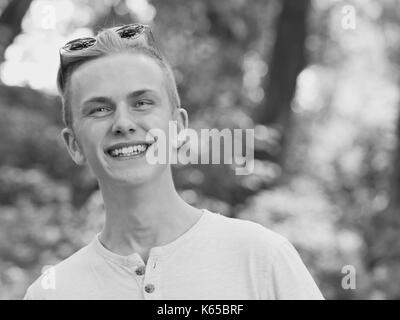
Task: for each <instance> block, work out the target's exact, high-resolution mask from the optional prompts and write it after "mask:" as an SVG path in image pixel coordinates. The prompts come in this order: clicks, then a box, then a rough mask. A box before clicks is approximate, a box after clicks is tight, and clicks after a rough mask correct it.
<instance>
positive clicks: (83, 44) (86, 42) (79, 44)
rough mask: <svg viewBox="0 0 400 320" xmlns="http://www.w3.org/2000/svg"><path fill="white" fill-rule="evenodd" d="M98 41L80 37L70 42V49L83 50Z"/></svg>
mask: <svg viewBox="0 0 400 320" xmlns="http://www.w3.org/2000/svg"><path fill="white" fill-rule="evenodd" d="M95 42H96V39H94V38H93V39H92V38H89V39H79V40H76V41H74V42H72V43H69V48H68V49H69V50H82V49H84V48H88V47H91V46H92V45H94V43H95Z"/></svg>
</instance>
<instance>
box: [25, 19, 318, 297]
mask: <svg viewBox="0 0 400 320" xmlns="http://www.w3.org/2000/svg"><path fill="white" fill-rule="evenodd" d="M58 86H59V90H60V93H61V96H62V99H63V109H64V121H65V125H66V128H65V129H64V130H63V131H62V135H63V138H64V140H65V143H66V146H67V149H68V151H69V153H70V155H71V157H72V159H73V160H74V161H75V162H76V163H77V164H78V165H85V164H87V165H89V166H90V168H91V169H92V171H93V172H94V174H95V175H96V177H97V179H98V182H99V186H100V190H101V193H102V195H103V199H104V206H105V210H106V220H105V224H104V228H103V230H102V231H101V232H100V233H99V234H98V235H96V236H95V237H94V239H93V241H92V242H91V243H90V244H88V245H87V246H85V247H84V248H82V249H81V250H79V251H78V252H76V253H75V254H73V255H72V256H70V257H69V258H67V259H66V260H64V261H62V262H60V263H59V264H57V265H56V266H55V267H54V270H53V273H52V275H53V277H54V278H53V279H52V280H53V285H46V281H47V280H48V279H46V278H45V277H46V274H44V275H42V276H41V277H40V278H39V279H37V280H36V281H35V282H34V283H33V284H32V285H31V286H30V287H29V288H28V290H27V293H26V295H25V299H323V297H322V295H321V293H320V291H319V290H318V288H317V286H316V284H315V282H314V281H313V279H312V277H311V276H310V274H309V272H308V271H307V269H306V267H305V266H304V264H303V262H302V261H301V259H300V257H299V255H298V253H297V252H296V250H295V249H294V247H293V246H292V245H291V244H290V243H289V242H288V241H287V240H286V239H285V238H283V237H282V236H280V235H278V234H276V233H274V232H272V231H270V230H268V229H266V228H264V227H263V226H261V225H259V224H256V223H253V222H250V221H244V220H239V219H232V218H227V217H225V216H222V215H220V214H217V213H213V212H210V211H208V210H206V209H197V208H194V207H192V206H190V205H189V204H187V203H186V202H185V201H184V200H183V199H182V198H180V196H179V194H178V193H177V191H176V189H175V187H174V183H173V179H172V175H171V167H170V164H149V162H148V161H146V157H145V155H146V153H147V152H149V150H151V148H161V147H162V146H160V145H158V144H159V141H157V140H156V139H155V137H154V138H153V137H152V135H151V134H149V132H151V130H152V129H154V128H157V129H159V130H162V131H163V132H168V127H169V123H170V122H171V121H176V123H177V124H178V128H179V130H183V129H185V128H187V127H188V115H187V112H186V111H185V110H184V109H183V108H181V107H180V101H179V95H178V92H177V89H176V84H175V80H174V77H173V74H172V71H171V68H170V67H169V65H168V63H167V62H166V61H165V59H164V58H163V56H162V55H160V54H159V52H158V51H157V49H156V47H155V45H154V40H153V38H152V36H151V32H150V30H149V28H148V27H147V26H143V25H138V24H136V25H128V26H124V27H122V28H111V29H107V30H103V31H102V32H101V33H100V34H98V35H97V37H96V38H85V39H78V40H75V41H73V42H70V43H68V44H67V45H66V46H65V47H63V48H62V49H61V64H60V69H59V73H58ZM167 143H169V141H167ZM182 143H183V140H180V141H178V143H177V145H176V148H179V147H180V146H181V145H182Z"/></svg>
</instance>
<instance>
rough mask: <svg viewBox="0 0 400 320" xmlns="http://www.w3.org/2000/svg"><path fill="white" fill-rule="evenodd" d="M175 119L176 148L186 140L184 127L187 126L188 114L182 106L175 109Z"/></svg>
mask: <svg viewBox="0 0 400 320" xmlns="http://www.w3.org/2000/svg"><path fill="white" fill-rule="evenodd" d="M175 120H176V121H177V126H178V128H177V129H178V146H177V147H178V149H179V148H180V147H181V146H182V145H184V144H185V142H186V138H187V136H186V129H187V128H188V127H189V116H188V113H187V111H186V109H184V108H178V109H177V110H176V115H175Z"/></svg>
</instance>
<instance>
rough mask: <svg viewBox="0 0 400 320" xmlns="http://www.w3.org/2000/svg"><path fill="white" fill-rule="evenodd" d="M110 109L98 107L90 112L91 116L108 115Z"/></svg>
mask: <svg viewBox="0 0 400 320" xmlns="http://www.w3.org/2000/svg"><path fill="white" fill-rule="evenodd" d="M109 110H110V109H109V108H107V107H97V108H93V109H92V110H90V112H89V114H103V113H107V112H108V111H109Z"/></svg>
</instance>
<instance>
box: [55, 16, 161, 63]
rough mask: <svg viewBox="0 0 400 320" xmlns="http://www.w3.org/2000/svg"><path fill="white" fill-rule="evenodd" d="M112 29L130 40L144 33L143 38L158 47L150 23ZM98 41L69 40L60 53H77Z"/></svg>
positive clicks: (88, 39)
mask: <svg viewBox="0 0 400 320" xmlns="http://www.w3.org/2000/svg"><path fill="white" fill-rule="evenodd" d="M112 30H114V31H115V32H116V33H118V35H119V36H120V38H122V39H128V40H133V39H138V38H139V37H141V36H142V35H143V37H142V38H144V40H145V44H146V45H148V46H151V47H153V48H155V49H157V47H156V45H155V40H154V36H153V34H152V32H151V29H150V27H149V26H148V25H145V24H140V23H134V24H128V25H125V26H122V27H121V26H120V27H115V28H112ZM96 42H97V40H96V38H92V37H85V38H78V39H75V40H72V41H69V42H67V43H66V44H65V45H64V46H63V47H62V48H61V49H60V55H61V56H66V55H74V53H76V52H77V51H80V50H84V49H87V48H90V47H92V46H94V45H95V44H96Z"/></svg>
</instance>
